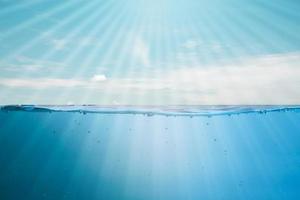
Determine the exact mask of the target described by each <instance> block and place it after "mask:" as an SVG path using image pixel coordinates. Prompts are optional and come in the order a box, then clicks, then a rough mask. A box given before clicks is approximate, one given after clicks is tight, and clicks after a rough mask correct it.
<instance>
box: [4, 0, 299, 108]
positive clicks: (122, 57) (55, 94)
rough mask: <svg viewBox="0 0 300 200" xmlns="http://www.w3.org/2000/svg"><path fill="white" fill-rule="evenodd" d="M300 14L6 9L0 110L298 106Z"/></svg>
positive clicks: (238, 8) (106, 0)
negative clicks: (19, 106)
mask: <svg viewBox="0 0 300 200" xmlns="http://www.w3.org/2000/svg"><path fill="white" fill-rule="evenodd" d="M299 10H300V1H296V0H272V1H270V0H209V1H207V0H89V1H87V0H69V1H68V0H65V1H62V0H0V104H69V103H71V104H160V105H174V104H185V105H191V104H193V105H195V104H300V34H299V33H300V12H299Z"/></svg>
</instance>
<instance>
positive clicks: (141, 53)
mask: <svg viewBox="0 0 300 200" xmlns="http://www.w3.org/2000/svg"><path fill="white" fill-rule="evenodd" d="M133 56H134V57H135V59H136V60H137V61H138V62H140V63H141V64H143V65H144V66H149V64H150V58H149V46H148V45H147V44H146V42H145V41H144V40H143V39H142V38H140V37H136V38H135V41H134V44H133Z"/></svg>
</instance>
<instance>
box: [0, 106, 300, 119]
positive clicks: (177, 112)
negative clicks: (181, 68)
mask: <svg viewBox="0 0 300 200" xmlns="http://www.w3.org/2000/svg"><path fill="white" fill-rule="evenodd" d="M0 110H1V111H4V112H10V111H26V112H78V113H82V114H87V113H100V114H140V115H146V116H153V115H163V116H190V117H193V116H207V117H211V116H219V115H229V116H230V115H238V114H247V113H248V114H249V113H259V114H266V113H269V112H300V106H299V105H289V106H286V105H285V106H279V105H276V106H271V105H264V106H96V105H5V106H0Z"/></svg>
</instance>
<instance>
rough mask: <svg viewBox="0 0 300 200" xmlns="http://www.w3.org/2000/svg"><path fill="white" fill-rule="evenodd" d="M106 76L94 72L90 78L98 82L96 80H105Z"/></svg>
mask: <svg viewBox="0 0 300 200" xmlns="http://www.w3.org/2000/svg"><path fill="white" fill-rule="evenodd" d="M106 79H107V78H106V76H105V75H104V74H96V75H94V76H93V77H92V78H91V80H92V81H94V82H98V81H105V80H106Z"/></svg>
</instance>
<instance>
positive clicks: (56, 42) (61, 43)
mask: <svg viewBox="0 0 300 200" xmlns="http://www.w3.org/2000/svg"><path fill="white" fill-rule="evenodd" d="M51 43H52V45H53V47H54V49H55V50H63V49H65V47H66V45H67V44H68V41H67V40H65V39H53V40H51Z"/></svg>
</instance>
